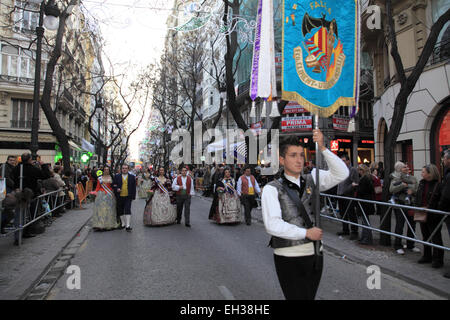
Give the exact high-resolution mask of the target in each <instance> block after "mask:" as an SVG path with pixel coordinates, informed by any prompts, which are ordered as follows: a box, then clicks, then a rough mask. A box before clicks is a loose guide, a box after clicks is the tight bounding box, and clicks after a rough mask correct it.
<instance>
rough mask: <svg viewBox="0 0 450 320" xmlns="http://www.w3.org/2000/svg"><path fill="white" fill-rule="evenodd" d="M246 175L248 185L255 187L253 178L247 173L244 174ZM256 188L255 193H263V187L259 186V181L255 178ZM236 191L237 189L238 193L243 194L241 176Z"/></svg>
mask: <svg viewBox="0 0 450 320" xmlns="http://www.w3.org/2000/svg"><path fill="white" fill-rule="evenodd" d="M244 177H246V178H247V181H248V187H249V188H253V184H252V179H250V177H247V176H246V175H244ZM254 188H255V194H256V193H261V189H260V188H259V185H258V181H256V179H255V187H254ZM236 191H237V193H238V195H239V196H241V191H242V179H241V178H239V180H238V183H237V189H236Z"/></svg>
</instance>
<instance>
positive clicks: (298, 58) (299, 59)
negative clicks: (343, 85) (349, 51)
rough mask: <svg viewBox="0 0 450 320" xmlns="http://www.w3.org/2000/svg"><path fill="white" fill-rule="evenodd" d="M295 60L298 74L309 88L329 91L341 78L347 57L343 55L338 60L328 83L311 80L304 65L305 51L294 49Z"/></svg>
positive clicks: (298, 48)
mask: <svg viewBox="0 0 450 320" xmlns="http://www.w3.org/2000/svg"><path fill="white" fill-rule="evenodd" d="M294 60H295V66H296V69H297V74H298V76H299V78H300V80H302V82H303V83H304V84H306V85H307V86H308V87H312V88H315V89H319V90H328V89H331V88H332V87H334V86H335V85H336V83H337V82H338V80H339V78H340V77H341V72H342V68H343V67H344V62H345V55H344V54H343V53H341V54H340V55H339V57H338V58H337V59H336V69H335V72H334V74H333V75H332V77H331V79H330V80H329V81H327V82H325V81H317V80H314V79H313V78H311V77H310V76H309V75H308V74H307V73H306V70H305V66H304V64H303V50H302V48H300V47H297V48H295V49H294Z"/></svg>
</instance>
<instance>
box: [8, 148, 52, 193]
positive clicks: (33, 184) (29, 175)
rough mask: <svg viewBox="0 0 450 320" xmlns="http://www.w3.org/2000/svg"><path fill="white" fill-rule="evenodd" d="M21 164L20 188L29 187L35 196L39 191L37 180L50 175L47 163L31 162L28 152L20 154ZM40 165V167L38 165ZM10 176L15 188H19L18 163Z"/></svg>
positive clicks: (44, 178)
mask: <svg viewBox="0 0 450 320" xmlns="http://www.w3.org/2000/svg"><path fill="white" fill-rule="evenodd" d="M22 164H23V184H22V188H23V189H25V188H29V189H31V190H32V191H33V193H34V196H35V197H36V196H37V195H39V193H40V188H39V184H38V180H46V179H48V178H50V177H51V174H50V170H49V167H48V164H38V163H35V164H33V160H32V159H31V154H30V153H24V154H22ZM38 165H40V166H41V168H39V167H38ZM12 178H13V180H14V186H15V188H16V189H19V188H20V165H18V166H17V167H15V168H14V169H13V171H12Z"/></svg>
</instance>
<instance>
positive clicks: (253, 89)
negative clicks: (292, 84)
mask: <svg viewBox="0 0 450 320" xmlns="http://www.w3.org/2000/svg"><path fill="white" fill-rule="evenodd" d="M262 1H263V0H259V1H258V13H257V15H256V31H255V45H254V48H253V65H252V78H251V85H250V98H251V99H252V100H253V101H254V100H255V99H256V97H257V96H258V69H259V53H260V49H261V19H262V4H263V3H262Z"/></svg>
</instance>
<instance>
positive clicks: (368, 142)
mask: <svg viewBox="0 0 450 320" xmlns="http://www.w3.org/2000/svg"><path fill="white" fill-rule="evenodd" d="M361 143H364V144H375V141H373V140H362V141H361Z"/></svg>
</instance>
